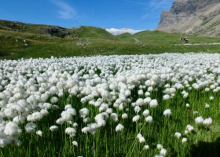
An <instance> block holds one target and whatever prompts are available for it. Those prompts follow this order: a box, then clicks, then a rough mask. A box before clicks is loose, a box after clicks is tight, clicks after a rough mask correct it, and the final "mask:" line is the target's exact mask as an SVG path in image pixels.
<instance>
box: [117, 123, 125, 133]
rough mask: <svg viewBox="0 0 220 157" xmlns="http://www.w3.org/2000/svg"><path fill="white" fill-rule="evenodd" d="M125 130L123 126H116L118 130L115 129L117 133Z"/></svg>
mask: <svg viewBox="0 0 220 157" xmlns="http://www.w3.org/2000/svg"><path fill="white" fill-rule="evenodd" d="M123 129H124V126H123V125H121V124H118V125H117V126H116V128H115V130H116V132H118V131H122V130H123Z"/></svg>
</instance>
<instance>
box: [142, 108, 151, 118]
mask: <svg viewBox="0 0 220 157" xmlns="http://www.w3.org/2000/svg"><path fill="white" fill-rule="evenodd" d="M142 114H143V115H144V116H145V117H146V116H148V115H149V114H150V111H149V110H148V109H146V110H144V111H143V113H142Z"/></svg>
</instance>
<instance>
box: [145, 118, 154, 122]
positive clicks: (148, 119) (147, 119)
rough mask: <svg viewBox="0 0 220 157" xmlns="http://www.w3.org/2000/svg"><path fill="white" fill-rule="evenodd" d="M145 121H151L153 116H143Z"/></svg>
mask: <svg viewBox="0 0 220 157" xmlns="http://www.w3.org/2000/svg"><path fill="white" fill-rule="evenodd" d="M145 121H146V122H148V123H151V122H152V121H153V117H151V116H147V117H146V118H145Z"/></svg>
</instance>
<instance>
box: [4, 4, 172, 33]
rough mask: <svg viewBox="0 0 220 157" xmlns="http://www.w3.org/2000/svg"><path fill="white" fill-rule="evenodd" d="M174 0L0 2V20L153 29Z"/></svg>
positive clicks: (68, 25)
mask: <svg viewBox="0 0 220 157" xmlns="http://www.w3.org/2000/svg"><path fill="white" fill-rule="evenodd" d="M172 2H173V0H0V4H1V6H0V19H3V20H13V21H21V22H25V23H34V24H49V25H58V26H62V27H76V26H96V27H101V28H117V29H120V28H131V29H136V30H146V29H154V28H156V26H157V24H158V23H159V21H160V14H161V12H162V11H163V10H169V9H170V8H171V5H172Z"/></svg>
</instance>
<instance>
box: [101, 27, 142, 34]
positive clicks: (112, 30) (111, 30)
mask: <svg viewBox="0 0 220 157" xmlns="http://www.w3.org/2000/svg"><path fill="white" fill-rule="evenodd" d="M105 30H106V31H108V32H109V33H111V34H112V35H120V34H124V33H130V34H135V33H138V32H141V31H143V30H134V29H130V28H121V29H116V28H107V29H105Z"/></svg>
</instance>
